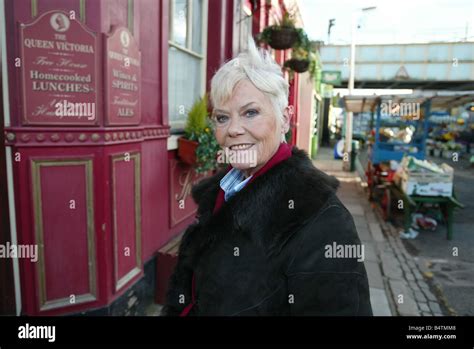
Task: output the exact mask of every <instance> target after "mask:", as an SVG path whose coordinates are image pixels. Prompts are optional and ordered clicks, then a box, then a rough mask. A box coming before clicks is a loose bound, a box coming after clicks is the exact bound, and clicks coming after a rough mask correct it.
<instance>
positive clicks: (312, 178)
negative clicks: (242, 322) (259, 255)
mask: <svg viewBox="0 0 474 349" xmlns="http://www.w3.org/2000/svg"><path fill="white" fill-rule="evenodd" d="M224 175H225V171H222V172H219V173H217V174H216V175H214V176H212V177H210V178H206V179H204V180H202V181H201V182H199V183H198V184H197V185H196V186H194V187H193V190H192V195H193V199H194V201H195V202H196V203H197V204H198V207H199V208H198V218H199V222H200V224H201V225H203V226H206V229H202V230H203V234H204V236H202V239H200V240H202V241H201V243H202V244H204V245H208V244H212V243H213V242H214V241H216V240H218V239H220V238H221V237H223V236H225V235H227V234H243V235H244V236H246V237H248V238H249V239H252V240H254V241H260V242H261V243H262V244H264V245H265V246H266V248H269V249H270V250H274V249H275V248H276V249H278V247H279V246H282V244H284V242H285V241H286V240H287V239H289V237H290V236H291V235H292V234H293V233H294V232H295V231H296V230H297V229H298V227H300V226H301V225H303V224H305V223H306V222H307V221H308V220H310V219H311V218H312V217H314V216H315V215H317V212H318V211H319V210H320V209H321V207H322V206H323V205H324V204H325V203H326V201H327V200H328V199H329V197H330V196H331V195H332V194H333V193H335V192H336V190H337V187H338V185H339V182H338V181H337V179H336V178H334V177H332V176H328V175H327V174H325V173H323V172H321V171H320V170H318V169H316V168H315V167H314V166H313V164H312V162H311V160H310V159H309V158H308V155H307V154H306V152H304V151H302V150H299V149H297V148H293V150H292V156H291V157H290V158H289V159H287V160H284V161H282V162H280V163H278V164H277V165H275V166H274V167H272V168H271V169H270V170H269V171H268V172H266V173H264V174H263V175H261V176H259V177H258V178H256V179H255V180H254V181H253V182H252V183H250V184H249V185H248V186H246V187H244V188H243V189H242V190H241V191H240V192H238V193H237V194H235V195H234V196H233V197H232V198H231V199H230V200H229V201H227V202H224V203H223V205H222V207H221V208H220V210H219V211H218V212H216V213H215V214H214V215H213V214H212V211H213V208H214V205H215V202H216V197H217V194H218V192H219V190H220V186H219V182H220V180H221V178H222V177H223V176H224Z"/></svg>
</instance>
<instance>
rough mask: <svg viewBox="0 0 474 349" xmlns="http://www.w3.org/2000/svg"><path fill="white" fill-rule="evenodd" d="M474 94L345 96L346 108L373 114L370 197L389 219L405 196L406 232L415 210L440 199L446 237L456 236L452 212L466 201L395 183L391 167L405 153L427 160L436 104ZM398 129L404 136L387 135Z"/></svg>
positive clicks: (445, 105)
mask: <svg viewBox="0 0 474 349" xmlns="http://www.w3.org/2000/svg"><path fill="white" fill-rule="evenodd" d="M472 98H473V95H472V94H471V93H467V92H437V93H430V92H427V93H426V92H425V93H417V94H408V95H383V96H345V97H344V100H343V102H344V103H343V105H344V107H345V109H346V111H352V112H354V113H362V112H371V113H372V120H371V133H372V138H371V141H370V142H369V143H368V161H367V169H366V176H367V187H368V194H369V198H370V199H371V200H374V201H376V202H379V203H380V206H381V208H382V212H383V215H384V218H385V219H387V220H388V219H390V218H391V216H392V212H391V209H392V201H393V200H394V199H395V200H402V201H403V207H404V228H405V232H406V233H407V232H408V230H409V229H410V226H411V214H412V213H413V212H416V210H418V209H419V208H420V207H421V206H422V205H423V204H426V203H429V204H437V205H439V208H440V210H441V212H442V214H443V217H444V218H445V222H446V226H447V230H448V233H447V238H448V239H452V236H453V231H452V222H453V211H454V209H455V208H462V207H463V205H462V204H461V203H460V202H459V201H458V200H457V199H456V197H455V194H453V196H452V197H440V196H417V195H407V194H406V193H405V192H404V191H403V190H401V188H400V187H399V186H398V185H397V184H396V183H395V182H394V175H395V169H394V168H392V167H391V166H390V161H392V160H394V161H397V162H399V161H400V160H401V159H402V158H403V157H404V156H405V155H410V156H413V157H415V158H417V159H420V160H424V159H425V154H426V139H427V136H428V126H429V115H430V114H431V110H432V108H436V109H441V108H445V109H447V108H451V107H455V106H459V105H463V104H466V103H468V102H469V101H470V100H472ZM374 114H375V115H374ZM374 116H375V125H374V123H373V119H374ZM408 130H409V131H408ZM397 132H398V135H401V137H398V138H397V137H392V138H390V137H389V136H396V135H397ZM453 193H454V191H453Z"/></svg>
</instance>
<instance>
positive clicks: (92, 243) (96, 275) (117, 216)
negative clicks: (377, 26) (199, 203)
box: [0, 0, 312, 315]
mask: <svg viewBox="0 0 474 349" xmlns="http://www.w3.org/2000/svg"><path fill="white" fill-rule="evenodd" d="M294 6H295V2H294V1H283V0H272V1H267V0H254V1H250V0H159V1H157V0H100V1H93V0H0V7H1V9H0V26H1V28H0V32H1V34H0V35H1V38H2V40H1V41H2V47H1V55H0V57H1V66H2V94H1V95H2V100H1V102H2V108H1V112H0V116H1V121H2V127H3V132H2V137H3V139H2V141H3V142H4V144H5V147H4V148H3V149H2V152H1V154H0V181H1V186H0V187H1V191H2V195H1V196H2V198H1V200H2V202H1V205H2V206H1V209H2V210H1V211H2V213H1V221H0V223H1V228H2V229H1V230H2V233H1V236H0V239H1V241H0V244H1V246H3V247H6V246H7V245H8V246H10V247H9V248H8V249H7V250H9V251H10V252H12V251H13V248H16V252H17V255H16V256H11V257H12V258H3V259H2V266H1V267H0V278H1V280H0V283H1V285H2V290H1V294H0V298H1V301H0V302H1V303H0V313H1V314H16V315H63V314H80V313H87V314H113V315H128V314H130V315H133V314H141V313H143V307H144V306H146V303H147V302H148V301H149V300H155V299H156V294H158V293H160V294H163V292H164V290H165V288H166V286H167V285H166V282H162V281H163V280H162V279H161V278H157V277H156V274H157V269H160V268H159V267H160V265H159V263H160V258H158V257H159V253H160V250H161V249H162V248H163V246H165V245H166V244H167V243H168V242H169V241H170V240H173V239H174V238H176V237H177V236H179V235H180V234H181V233H182V232H183V231H184V229H185V228H186V227H187V226H188V225H189V224H190V223H192V222H193V220H194V215H195V211H196V207H195V205H194V203H193V201H192V199H191V197H190V188H191V186H192V185H193V183H195V182H196V181H198V180H199V179H200V178H201V175H198V174H196V173H195V171H194V170H193V169H192V168H191V167H189V166H188V165H186V164H184V163H183V162H182V161H180V158H179V157H178V156H177V147H178V145H177V139H178V138H179V137H180V136H181V135H182V133H183V127H184V124H185V120H186V113H183V112H182V110H189V108H190V107H191V106H192V104H193V103H194V102H195V101H196V100H197V99H198V98H200V97H202V96H203V95H204V94H205V93H206V91H208V90H209V85H210V79H211V78H212V75H213V73H214V72H215V71H216V70H217V69H218V68H219V67H220V65H222V64H223V63H224V62H225V61H227V60H229V59H231V58H232V57H233V56H234V55H236V54H237V53H238V52H241V51H243V50H245V49H246V39H247V37H248V35H255V34H257V33H259V32H261V31H262V30H263V28H265V27H266V26H268V25H271V24H273V23H275V22H277V21H278V20H279V19H280V18H281V17H282V15H283V13H284V12H285V11H288V10H289V9H290V8H294ZM273 54H274V57H275V59H276V60H277V62H279V63H281V64H283V62H284V61H285V60H286V59H287V58H288V57H289V55H290V53H289V52H287V51H273ZM287 78H288V79H289V77H288V76H287ZM300 79H301V81H300ZM290 90H291V93H290V104H291V105H293V106H294V112H295V115H294V123H293V125H294V132H293V134H292V140H291V141H292V143H293V144H296V143H297V140H298V132H299V130H298V124H299V123H300V122H301V123H302V124H307V123H308V122H306V121H304V120H303V119H300V120H299V119H298V118H299V117H300V115H307V116H304V118H308V117H310V116H309V114H310V113H309V112H308V111H300V110H299V109H304V108H305V104H304V103H303V104H302V102H301V99H303V100H304V98H306V99H311V93H312V92H311V91H312V84H308V83H307V82H303V80H302V78H301V77H299V76H298V75H295V77H294V78H293V79H292V80H291V89H290ZM305 96H306V97H305ZM308 96H309V97H308ZM308 108H309V110H310V109H311V106H309V107H308ZM301 118H303V116H301ZM15 246H16V247H15ZM22 247H23V248H24V249H23V250H21V251H23V252H24V253H23V254H24V255H20V254H19V252H21V251H20V249H21V248H22ZM28 248H30V249H28ZM4 250H5V248H4ZM28 251H30V253H29V255H27V253H26V252H28Z"/></svg>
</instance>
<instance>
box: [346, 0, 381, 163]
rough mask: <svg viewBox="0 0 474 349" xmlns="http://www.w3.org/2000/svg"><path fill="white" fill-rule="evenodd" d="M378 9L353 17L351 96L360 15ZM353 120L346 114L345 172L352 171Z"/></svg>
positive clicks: (371, 8) (366, 8) (355, 14)
mask: <svg viewBox="0 0 474 349" xmlns="http://www.w3.org/2000/svg"><path fill="white" fill-rule="evenodd" d="M376 8H377V7H376V6H372V7H365V8H363V9H361V10H358V11H355V12H353V13H352V15H351V60H350V66H349V85H348V95H349V96H351V95H352V94H353V92H354V75H355V49H356V44H355V43H356V29H357V28H356V26H357V20H358V18H359V17H358V16H359V14H360V13H363V12H368V11H372V10H375V9H376ZM352 119H353V113H352V112H351V111H348V112H347V113H346V138H345V144H344V157H343V160H344V161H343V162H342V168H343V170H344V171H350V170H351V162H352V159H351V157H352Z"/></svg>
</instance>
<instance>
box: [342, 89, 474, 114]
mask: <svg viewBox="0 0 474 349" xmlns="http://www.w3.org/2000/svg"><path fill="white" fill-rule="evenodd" d="M426 101H430V102H431V110H433V109H450V108H454V107H458V106H462V105H465V104H468V103H471V102H474V91H420V92H415V93H413V94H403V95H402V94H401V95H367V96H364V95H360V96H359V95H351V96H344V97H342V107H343V108H344V109H345V110H346V111H349V112H353V113H363V112H371V111H374V112H376V111H377V105H378V103H387V104H388V103H391V104H392V105H394V104H399V103H419V105H420V106H421V105H422V104H423V103H425V102H426Z"/></svg>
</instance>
